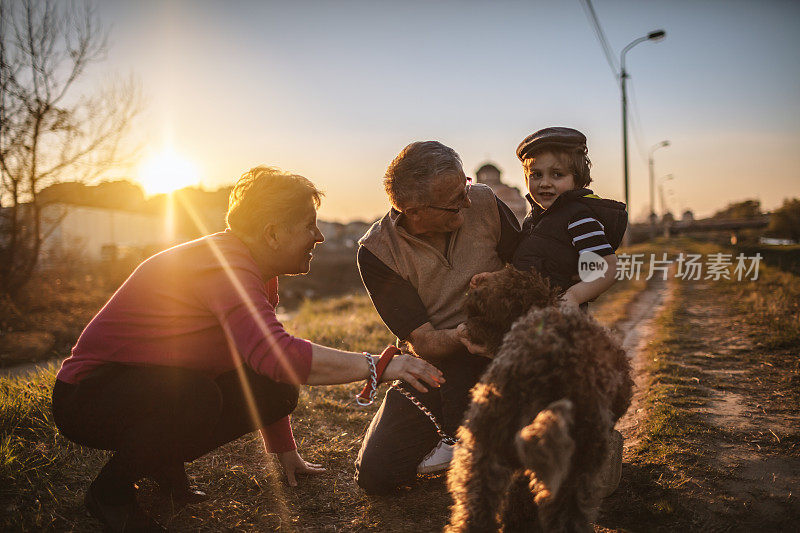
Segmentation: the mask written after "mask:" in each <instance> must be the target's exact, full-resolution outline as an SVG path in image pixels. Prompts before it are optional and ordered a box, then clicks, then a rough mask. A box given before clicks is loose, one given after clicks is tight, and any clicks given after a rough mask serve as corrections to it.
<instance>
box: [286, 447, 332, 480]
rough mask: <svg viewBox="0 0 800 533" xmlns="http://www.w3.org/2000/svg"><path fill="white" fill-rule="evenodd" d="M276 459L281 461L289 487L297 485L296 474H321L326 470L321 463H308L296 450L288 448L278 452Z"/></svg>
mask: <svg viewBox="0 0 800 533" xmlns="http://www.w3.org/2000/svg"><path fill="white" fill-rule="evenodd" d="M278 460H279V461H280V462H281V466H282V467H283V472H284V473H285V474H286V481H287V482H288V483H289V486H290V487H296V486H297V478H296V477H295V476H296V475H297V474H322V473H323V472H325V471H326V470H325V469H324V468H322V465H318V464H315V463H309V462H307V461H306V460H304V459H303V458H302V457H300V454H299V453H298V452H297V450H289V451H288V452H283V453H279V454H278Z"/></svg>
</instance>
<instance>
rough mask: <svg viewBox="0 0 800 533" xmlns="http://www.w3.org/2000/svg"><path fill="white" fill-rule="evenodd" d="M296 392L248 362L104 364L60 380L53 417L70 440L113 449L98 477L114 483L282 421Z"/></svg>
mask: <svg viewBox="0 0 800 533" xmlns="http://www.w3.org/2000/svg"><path fill="white" fill-rule="evenodd" d="M297 395H298V388H297V387H296V386H294V385H288V384H284V383H278V382H275V381H273V380H271V379H270V378H268V377H266V376H262V375H259V374H256V373H255V372H254V371H252V370H251V369H250V368H249V367H247V366H245V367H243V368H240V369H239V370H232V371H230V372H226V373H224V374H222V375H220V376H218V377H217V378H216V379H212V378H209V377H208V376H206V375H204V374H202V373H200V372H198V371H195V370H189V369H185V368H175V367H166V366H155V365H147V366H145V365H126V364H117V363H107V364H104V365H102V366H100V367H98V368H96V369H95V370H93V371H92V372H91V373H90V374H89V375H87V376H86V377H84V379H82V380H81V381H80V382H79V383H78V384H75V385H73V384H69V383H65V382H62V381H58V380H57V381H56V384H55V387H54V389H53V418H54V420H55V423H56V426H57V427H58V429H59V431H60V432H61V434H62V435H64V436H65V437H66V438H68V439H69V440H71V441H73V442H75V443H77V444H80V445H82V446H88V447H91V448H99V449H103V450H112V451H114V452H115V453H114V455H113V457H112V458H111V459H110V460H109V462H108V464H107V465H106V466H105V467H104V468H103V471H101V473H100V476H98V479H100V478H101V477H103V476H105V479H106V483H105V486H104V489H107V490H115V489H114V488H113V485H116V487H117V489H120V487H122V486H129V485H132V483H133V482H135V481H136V480H138V479H140V478H142V477H144V476H146V475H149V474H151V473H153V472H159V471H161V470H163V469H169V468H171V467H173V468H174V466H175V465H176V464H179V465H181V468H182V463H183V462H184V461H193V460H194V459H197V458H198V457H200V456H202V455H204V454H206V453H208V452H210V451H211V450H214V449H216V448H218V447H219V446H221V445H223V444H225V443H227V442H231V441H233V440H235V439H236V438H238V437H240V436H242V435H245V434H246V433H249V432H251V431H255V430H256V429H260V428H263V427H264V426H266V425H268V424H271V423H273V422H276V421H278V420H280V419H281V418H283V417H285V416H287V415H288V414H290V413H291V412H292V411H293V410H294V408H295V406H296V405H297ZM120 490H127V489H124V488H122V489H120Z"/></svg>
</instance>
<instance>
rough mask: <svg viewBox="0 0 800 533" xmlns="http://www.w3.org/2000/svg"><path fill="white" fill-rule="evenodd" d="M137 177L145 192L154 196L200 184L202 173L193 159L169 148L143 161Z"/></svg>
mask: <svg viewBox="0 0 800 533" xmlns="http://www.w3.org/2000/svg"><path fill="white" fill-rule="evenodd" d="M137 179H138V180H139V183H141V184H142V187H144V190H145V192H146V193H147V194H148V195H151V196H152V195H154V194H161V193H169V192H172V191H175V190H177V189H182V188H184V187H189V186H191V185H198V184H199V183H200V173H199V172H198V170H197V167H196V166H195V165H194V164H193V163H192V162H191V161H189V160H188V159H186V158H185V157H183V156H182V155H180V154H178V153H177V152H175V151H174V150H172V149H167V150H162V151H161V152H158V153H156V154H153V155H151V156H150V157H148V158H147V159H146V160H145V161H143V162H142V164H141V166H140V167H139V174H138V178H137Z"/></svg>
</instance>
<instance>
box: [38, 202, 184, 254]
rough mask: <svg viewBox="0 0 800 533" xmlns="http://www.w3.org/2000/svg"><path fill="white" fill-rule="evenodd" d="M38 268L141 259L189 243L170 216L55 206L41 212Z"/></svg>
mask: <svg viewBox="0 0 800 533" xmlns="http://www.w3.org/2000/svg"><path fill="white" fill-rule="evenodd" d="M42 227H43V235H44V240H43V241H42V249H41V252H40V265H41V266H44V267H47V266H53V265H54V264H56V263H58V262H60V261H62V260H63V259H64V258H65V257H67V256H69V257H71V258H73V259H76V260H81V261H101V260H114V259H118V258H122V257H125V256H130V255H133V256H136V257H141V256H142V255H143V254H147V253H148V252H149V251H153V250H162V249H164V248H167V247H169V246H171V245H173V244H177V243H179V242H182V241H185V240H188V238H187V236H186V235H184V234H182V233H181V232H178V231H177V229H176V226H175V221H174V219H171V217H169V216H166V217H165V216H161V215H155V214H145V213H136V212H131V211H124V210H120V209H108V208H102V207H88V206H80V205H71V204H65V203H55V204H50V205H47V206H45V207H44V208H43V209H42Z"/></svg>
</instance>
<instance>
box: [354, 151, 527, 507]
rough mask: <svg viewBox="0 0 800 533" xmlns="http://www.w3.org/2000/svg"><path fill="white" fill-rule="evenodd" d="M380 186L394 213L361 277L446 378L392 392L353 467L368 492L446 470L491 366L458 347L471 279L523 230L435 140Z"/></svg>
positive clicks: (390, 319) (370, 239) (371, 245)
mask: <svg viewBox="0 0 800 533" xmlns="http://www.w3.org/2000/svg"><path fill="white" fill-rule="evenodd" d="M384 186H385V188H386V193H387V195H388V196H389V201H390V203H391V205H392V208H391V210H390V211H389V212H388V213H387V214H386V215H385V216H384V217H383V218H382V219H381V220H380V221H378V222H376V223H375V224H374V225H373V226H372V228H370V230H369V231H368V232H367V233H366V235H364V237H363V238H362V239H361V240H360V242H359V244H360V247H359V250H358V266H359V270H360V271H361V277H362V279H363V281H364V285H365V287H366V288H367V291H368V292H369V295H370V298H371V299H372V302H373V304H374V305H375V309H376V310H377V311H378V313H379V314H380V316H381V318H382V319H383V321H384V323H385V324H386V326H387V327H388V328H389V329H390V330H391V331H392V333H394V334H395V335H396V336H397V338H398V339H400V340H401V341H405V342H406V343H407V344H408V345H409V346H410V347H411V349H412V350H413V351H414V353H416V354H417V355H419V356H420V357H422V358H423V359H426V360H428V361H431V362H432V363H433V364H435V365H436V366H437V368H439V369H440V370H441V371H442V372H443V373H444V376H445V378H446V381H445V383H444V384H443V385H442V387H441V388H440V389H436V390H432V391H429V392H427V393H424V394H420V393H417V392H416V391H414V390H412V388H411V387H408V386H403V387H402V390H399V389H398V388H395V387H393V388H390V389H389V391H388V392H387V393H386V397H385V399H384V401H383V404H382V405H381V408H380V410H379V411H378V413H377V414H376V415H375V418H374V419H373V420H372V423H371V424H370V426H369V429H368V431H367V435H366V437H365V438H364V442H363V444H362V446H361V450H360V452H359V454H358V459H357V461H356V480H357V482H358V484H359V485H360V486H361V487H362V488H363V489H364V490H365V491H367V492H368V493H381V492H386V491H389V490H391V489H393V488H395V487H397V486H399V485H402V484H406V483H408V482H410V481H413V480H414V478H415V477H416V475H417V473H418V472H421V473H422V472H434V471H437V470H442V469H445V468H447V465H448V464H449V462H450V458H451V457H452V447H451V446H449V445H448V444H446V441H447V440H449V439H447V438H444V440H443V436H442V434H444V435H445V436H452V435H453V434H454V432H455V430H456V429H457V428H458V426H459V424H460V422H461V418H462V416H463V414H464V410H465V409H466V406H467V403H468V393H469V389H470V388H471V387H472V385H474V384H475V382H476V381H477V379H478V377H480V374H481V373H482V372H483V370H484V369H485V367H486V365H487V364H488V362H489V360H488V359H486V358H484V357H479V356H476V355H472V354H470V353H469V352H468V351H467V350H466V349H465V347H464V345H463V344H462V342H461V341H460V337H459V335H458V332H457V327H458V325H459V324H460V323H462V322H463V321H464V320H465V319H466V316H465V313H464V311H463V309H462V303H463V300H464V297H465V295H466V292H467V289H468V286H469V282H470V279H471V278H472V276H474V275H475V274H477V273H480V272H487V271H495V270H498V269H500V268H501V267H502V266H503V264H504V262H507V261H509V260H510V258H511V256H512V255H513V252H514V249H515V247H516V244H517V239H518V234H519V225H518V223H517V220H516V218H515V217H514V215H513V213H512V212H511V210H510V209H509V208H508V206H506V205H505V204H504V203H503V202H502V201H500V200H499V199H498V198H497V197H496V196H495V195H494V193H493V192H492V190H491V189H490V188H489V187H487V186H485V185H478V184H476V185H473V186H470V182H469V180H468V179H467V178H466V176H465V175H464V170H463V168H462V164H461V159H460V158H459V156H458V154H457V153H456V152H455V151H454V150H453V149H452V148H449V147H447V146H444V145H443V144H441V143H439V142H436V141H426V142H415V143H412V144H410V145H408V146H407V147H405V148H404V149H403V151H402V152H400V154H399V155H398V156H397V157H396V158H395V159H394V161H392V163H391V164H390V165H389V168H388V169H387V171H386V175H385V177H384ZM404 392H405V394H404ZM409 396H411V397H413V398H415V399H416V400H417V402H419V403H421V404H422V406H423V407H424V408H425V409H427V410H428V411H429V412H430V413H431V414H432V415H433V419H431V418H430V417H429V416H428V415H427V414H425V413H424V411H423V410H422V409H421V408H420V407H419V406H418V405H416V403H415V402H413V401H412V400H411V399H410V398H409ZM434 420H435V423H434ZM436 424H438V425H439V428H437V426H436Z"/></svg>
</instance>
